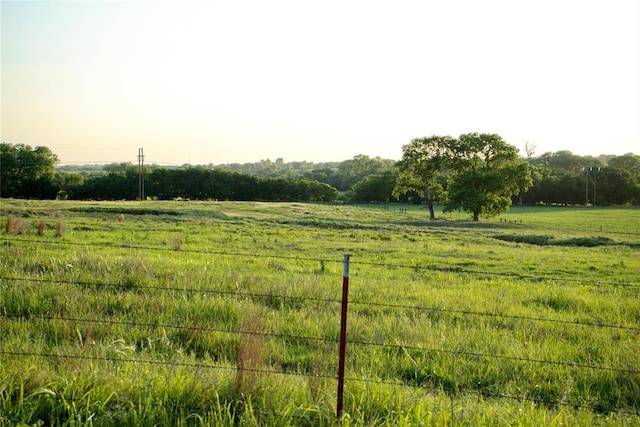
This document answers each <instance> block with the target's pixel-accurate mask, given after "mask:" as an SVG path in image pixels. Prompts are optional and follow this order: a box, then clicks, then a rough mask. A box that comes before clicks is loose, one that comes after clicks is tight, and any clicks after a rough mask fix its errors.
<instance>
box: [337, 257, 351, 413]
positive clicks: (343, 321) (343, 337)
mask: <svg viewBox="0 0 640 427" xmlns="http://www.w3.org/2000/svg"><path fill="white" fill-rule="evenodd" d="M350 258H351V255H345V256H344V272H343V274H342V310H341V315H340V356H339V360H338V403H337V405H336V416H337V417H338V419H340V418H341V417H342V404H343V400H344V357H345V350H346V347H347V305H348V298H349V259H350Z"/></svg>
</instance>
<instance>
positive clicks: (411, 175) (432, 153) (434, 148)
mask: <svg viewBox="0 0 640 427" xmlns="http://www.w3.org/2000/svg"><path fill="white" fill-rule="evenodd" d="M455 143H456V140H455V139H454V138H452V137H450V136H437V135H433V136H430V137H424V138H415V139H413V140H411V142H410V143H409V144H406V145H403V146H402V160H400V161H399V162H398V164H397V166H398V169H399V170H400V175H399V176H398V180H397V183H396V187H395V189H394V194H395V195H399V194H400V193H405V192H407V191H410V190H414V191H417V192H421V193H423V194H424V200H425V201H426V203H427V207H428V209H429V219H431V220H434V219H435V211H434V209H433V203H434V201H435V200H436V196H437V195H440V194H442V185H440V183H439V182H438V180H437V178H438V176H440V174H441V173H442V171H443V168H444V167H445V165H446V164H447V161H448V159H449V158H450V156H451V149H452V147H453V146H454V145H455Z"/></svg>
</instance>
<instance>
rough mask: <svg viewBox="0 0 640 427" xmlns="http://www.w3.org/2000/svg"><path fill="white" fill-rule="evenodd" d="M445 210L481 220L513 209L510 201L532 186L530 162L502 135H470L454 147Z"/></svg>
mask: <svg viewBox="0 0 640 427" xmlns="http://www.w3.org/2000/svg"><path fill="white" fill-rule="evenodd" d="M451 147H452V150H451V152H450V156H449V158H448V159H447V164H448V165H449V167H450V171H451V175H450V177H449V183H448V188H447V200H446V202H445V205H444V210H445V211H452V210H456V209H462V210H464V211H466V212H470V213H471V214H472V215H473V220H474V221H478V219H479V217H480V215H485V216H494V215H498V214H500V213H502V212H505V211H506V210H507V209H508V208H509V206H511V198H512V197H513V196H515V195H517V194H518V193H519V192H520V191H526V190H527V189H528V188H529V187H531V185H532V179H531V172H530V169H529V165H528V163H526V162H524V161H523V160H522V159H520V158H519V156H518V150H517V149H516V148H515V147H514V146H512V145H509V144H507V143H506V142H505V141H504V140H503V139H502V137H500V135H497V134H487V133H468V134H463V135H460V137H459V138H458V139H457V140H456V141H455V143H454V144H452V146H451Z"/></svg>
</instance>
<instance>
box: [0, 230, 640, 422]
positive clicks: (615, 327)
mask: <svg viewBox="0 0 640 427" xmlns="http://www.w3.org/2000/svg"><path fill="white" fill-rule="evenodd" d="M27 242H28V243H29V244H33V243H34V242H33V241H30V240H28V239H20V238H12V239H7V244H12V245H20V244H23V243H27ZM40 243H42V244H44V245H77V244H76V243H69V242H40ZM81 245H82V246H83V247H87V248H93V249H96V250H99V249H100V248H104V247H105V246H109V247H112V246H111V245H99V244H81ZM121 249H122V250H125V251H127V250H135V251H141V250H142V251H151V250H154V251H156V250H162V251H169V250H170V249H166V248H165V249H158V248H154V247H144V246H135V247H131V246H127V247H124V248H121ZM178 252H179V253H181V254H187V255H188V254H190V253H191V254H195V253H197V254H205V255H208V256H225V257H235V258H243V259H251V258H255V257H256V255H255V254H246V253H233V252H225V251H217V252H216V251H188V250H180V251H178ZM268 258H271V259H274V260H277V261H282V262H314V263H320V265H321V266H322V268H323V270H324V266H325V264H326V263H329V262H330V263H335V264H336V265H339V264H340V261H339V260H326V259H321V258H304V257H286V256H285V257H281V256H269V257H268ZM354 258H355V257H354ZM342 265H343V277H342V297H341V298H340V297H337V296H336V297H335V298H329V297H318V296H305V295H287V294H274V293H272V292H269V293H261V292H252V291H251V290H239V289H237V290H225V289H202V288H188V287H184V286H183V287H176V286H162V285H157V284H136V283H120V282H114V283H108V282H101V281H100V280H90V281H78V280H73V281H70V280H68V279H60V280H58V279H55V278H51V277H43V276H42V275H40V276H39V277H33V276H19V275H11V274H5V275H4V276H2V277H0V281H1V282H2V283H4V284H6V285H3V286H8V284H17V283H23V284H25V285H28V284H33V285H38V284H45V283H48V284H55V285H58V286H71V287H78V286H80V287H83V288H90V289H98V288H99V289H111V290H117V291H125V292H133V291H137V292H147V291H148V292H170V293H172V294H185V295H187V294H190V293H192V294H193V293H195V294H209V295H216V296H221V297H228V298H236V299H252V300H256V301H266V300H269V299H270V300H273V299H274V298H276V299H279V300H288V301H290V302H291V303H292V304H297V303H316V304H332V305H333V304H335V305H336V307H337V306H338V305H339V306H340V307H341V309H340V313H341V319H340V322H339V323H338V321H336V324H335V327H336V330H339V336H337V337H327V336H314V335H294V334H286V333H268V332H264V331H260V330H252V329H231V328H219V327H210V326H206V325H197V326H196V325H185V324H169V323H151V322H140V321H136V320H117V319H110V318H103V317H102V318H101V317H95V318H94V317H89V316H87V317H68V316H64V315H52V314H50V313H32V312H28V310H26V311H23V312H20V311H19V310H13V312H11V310H7V309H6V307H0V308H1V309H2V310H3V311H2V317H4V318H6V319H19V320H27V321H32V320H33V321H35V320H43V321H47V322H67V323H71V324H94V325H105V324H107V325H119V326H123V327H141V328H149V329H163V330H175V331H190V332H198V333H205V334H206V333H221V334H232V335H235V336H257V337H260V338H264V339H268V340H281V341H284V342H285V343H286V342H291V341H307V342H320V343H328V344H330V345H335V346H336V347H337V351H336V353H338V366H337V374H336V373H335V372H329V371H327V372H319V373H318V372H314V373H311V372H306V371H304V370H302V371H300V370H292V369H279V370H278V369H270V368H265V367H260V366H251V365H249V366H246V365H243V366H240V364H238V365H237V366H225V365H221V364H213V363H182V362H175V361H165V360H148V359H143V358H131V357H113V356H98V355H85V354H67V353H62V354H61V353H59V352H29V351H12V350H7V349H5V348H4V347H3V348H1V349H0V354H2V355H3V357H8V356H22V357H24V356H30V357H42V358H66V359H78V360H89V361H109V362H114V363H118V362H130V363H140V364H153V365H171V366H183V367H186V368H194V369H212V370H232V371H236V372H238V373H242V372H247V373H260V374H264V375H293V376H302V377H308V378H314V379H317V378H321V379H326V380H336V381H337V388H338V393H337V404H336V413H337V416H338V417H340V416H341V414H342V411H343V395H344V394H343V390H344V387H345V382H346V383H347V386H348V384H349V383H350V382H354V383H355V382H365V383H376V384H388V385H395V386H402V387H410V388H414V389H417V390H421V391H424V392H442V391H445V392H451V393H452V395H464V394H468V395H474V394H475V395H479V396H483V397H488V398H495V399H513V400H519V401H521V400H528V401H531V402H535V403H540V404H544V405H549V406H570V407H575V408H585V409H589V410H594V411H602V410H603V408H602V406H601V405H594V404H589V403H585V402H579V401H567V400H566V399H564V398H563V399H549V398H545V397H542V396H540V397H539V396H535V395H528V396H524V395H522V394H512V393H506V392H505V393H500V392H495V391H493V390H489V389H481V388H466V387H460V386H457V385H455V384H454V385H452V384H448V385H447V384H441V385H440V386H439V387H429V386H425V385H424V382H421V381H420V379H417V380H416V381H399V380H398V379H385V378H380V377H378V378H366V377H362V376H353V375H351V376H350V375H347V374H346V373H345V372H346V371H345V361H346V360H347V359H348V354H349V352H350V349H352V348H355V347H358V348H362V349H366V348H374V349H383V350H385V351H387V352H389V353H392V352H394V351H395V352H398V353H399V354H405V355H406V357H407V358H408V359H410V360H413V359H412V355H415V354H444V355H449V356H452V357H456V358H461V359H481V360H497V361H510V362H518V363H525V364H534V365H542V366H561V367H564V368H566V369H571V370H577V369H584V370H593V371H603V372H611V373H614V374H617V375H623V376H624V375H629V376H636V375H639V374H640V370H639V369H637V368H636V367H635V366H632V367H620V366H607V365H602V364H596V363H587V362H582V361H576V360H570V359H567V360H559V359H546V358H537V357H525V356H517V355H508V354H497V353H491V352H484V351H472V350H469V349H459V348H447V347H446V346H443V347H434V346H421V345H418V344H417V343H411V342H394V343H391V342H387V340H385V339H382V340H362V339H348V337H349V334H348V332H349V323H348V321H347V313H349V312H350V310H349V309H350V308H352V307H360V310H384V311H386V312H390V313H397V314H400V315H408V313H411V312H420V313H423V314H424V313H430V314H431V315H435V314H437V315H439V316H441V315H452V316H457V317H462V318H489V319H498V320H501V321H509V322H526V323H527V324H531V323H535V324H550V325H555V326H556V327H565V326H566V327H582V328H601V329H607V330H611V331H614V332H615V333H616V334H620V333H627V334H630V336H631V337H632V338H631V339H637V334H638V333H639V332H640V327H637V326H635V325H625V324H608V323H603V322H588V321H580V320H570V319H562V318H551V317H537V316H532V315H526V314H513V313H501V312H496V311H476V310H469V309H456V308H451V307H442V306H439V305H437V304H433V305H428V304H424V305H416V304H402V303H398V302H393V301H388V302H375V301H368V300H365V299H357V298H356V299H352V300H351V301H349V299H350V295H349V272H350V266H354V268H357V267H358V266H369V267H374V268H382V269H390V268H392V269H411V270H415V269H417V268H418V267H416V266H407V265H399V264H389V263H375V262H358V261H356V262H353V260H352V258H351V257H350V256H348V255H345V257H344V259H343V260H342ZM418 269H419V268H418ZM426 270H427V271H432V272H440V273H446V274H453V275H462V274H466V275H477V276H484V275H487V274H488V273H486V272H483V271H474V270H463V269H457V270H455V271H451V270H449V269H446V268H442V269H440V268H427V269H426ZM490 275H491V274H490ZM493 275H495V273H493ZM508 276H509V277H510V278H513V277H512V276H513V275H508ZM335 279H336V280H335V282H336V284H337V283H338V280H339V278H338V277H337V275H336V277H335ZM516 279H517V280H528V281H531V282H532V283H535V282H536V281H538V280H547V279H548V278H546V277H535V276H531V275H527V276H519V277H516ZM354 280H362V279H361V278H358V277H356V278H355V279H354ZM364 280H367V281H371V282H375V280H376V278H375V277H369V278H364ZM601 284H602V282H599V283H598V285H601ZM336 288H337V286H336ZM355 315H356V316H357V315H358V313H357V312H356V314H355ZM350 316H351V315H350ZM336 320H337V319H336ZM363 351H366V350H363ZM416 372H417V371H416ZM416 375H417V374H416ZM604 409H606V410H607V411H611V412H620V413H626V414H631V415H640V413H639V412H637V411H631V410H627V409H620V408H617V407H615V406H612V407H608V408H604Z"/></svg>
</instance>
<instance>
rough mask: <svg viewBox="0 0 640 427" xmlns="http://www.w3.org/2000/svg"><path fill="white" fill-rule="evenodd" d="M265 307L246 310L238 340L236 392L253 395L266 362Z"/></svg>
mask: <svg viewBox="0 0 640 427" xmlns="http://www.w3.org/2000/svg"><path fill="white" fill-rule="evenodd" d="M263 315H264V309H263V308H260V309H258V310H254V311H247V312H245V314H244V316H243V317H242V324H241V326H240V330H241V333H240V341H239V342H238V348H237V352H238V360H237V367H238V370H237V373H236V393H238V394H241V395H251V394H252V393H253V392H255V391H256V388H257V386H258V379H259V377H260V370H261V369H262V367H263V365H264V362H263V357H262V351H263V350H262V336H261V332H262V319H263Z"/></svg>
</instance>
